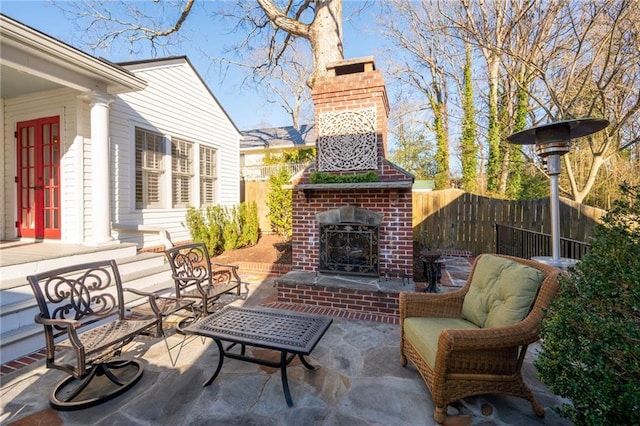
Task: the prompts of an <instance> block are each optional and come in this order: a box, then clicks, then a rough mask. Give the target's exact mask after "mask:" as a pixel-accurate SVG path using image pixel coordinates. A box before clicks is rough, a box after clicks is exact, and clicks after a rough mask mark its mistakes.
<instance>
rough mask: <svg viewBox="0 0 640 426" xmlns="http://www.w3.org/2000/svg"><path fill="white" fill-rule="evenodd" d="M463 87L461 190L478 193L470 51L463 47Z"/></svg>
mask: <svg viewBox="0 0 640 426" xmlns="http://www.w3.org/2000/svg"><path fill="white" fill-rule="evenodd" d="M465 55H466V60H465V66H464V87H463V98H462V110H463V116H462V135H461V137H460V149H461V154H462V155H461V157H462V158H461V159H462V189H464V190H465V191H467V192H472V193H475V192H478V145H477V144H476V122H475V118H476V111H475V107H474V104H473V83H472V81H471V49H470V48H469V45H468V44H466V45H465Z"/></svg>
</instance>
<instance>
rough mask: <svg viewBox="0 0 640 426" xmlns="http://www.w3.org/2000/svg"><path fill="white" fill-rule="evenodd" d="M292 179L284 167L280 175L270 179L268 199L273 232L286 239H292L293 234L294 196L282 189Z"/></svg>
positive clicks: (279, 172)
mask: <svg viewBox="0 0 640 426" xmlns="http://www.w3.org/2000/svg"><path fill="white" fill-rule="evenodd" d="M290 179H291V176H290V175H289V172H287V170H286V169H285V168H284V167H282V168H280V170H278V173H276V174H274V175H272V176H271V177H270V178H269V197H268V199H267V204H268V206H269V214H268V217H269V221H270V222H271V230H272V231H274V232H277V233H278V234H280V235H282V236H283V237H285V238H289V237H291V234H292V233H293V204H292V194H291V190H289V189H284V188H283V187H282V186H283V185H287V184H288V183H289V180H290Z"/></svg>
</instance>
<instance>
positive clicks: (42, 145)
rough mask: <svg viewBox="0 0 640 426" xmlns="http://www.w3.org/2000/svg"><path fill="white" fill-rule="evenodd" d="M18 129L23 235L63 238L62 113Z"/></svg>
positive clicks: (20, 213)
mask: <svg viewBox="0 0 640 426" xmlns="http://www.w3.org/2000/svg"><path fill="white" fill-rule="evenodd" d="M17 130H18V131H17V134H18V149H17V153H18V178H17V182H18V233H19V236H21V237H33V238H60V117H47V118H40V119H37V120H31V121H23V122H21V123H18V129H17Z"/></svg>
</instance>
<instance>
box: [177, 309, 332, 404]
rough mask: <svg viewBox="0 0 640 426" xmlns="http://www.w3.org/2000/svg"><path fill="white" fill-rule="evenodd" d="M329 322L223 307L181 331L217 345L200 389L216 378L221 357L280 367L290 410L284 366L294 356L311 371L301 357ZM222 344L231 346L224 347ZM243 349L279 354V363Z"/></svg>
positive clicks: (292, 314)
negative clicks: (211, 370)
mask: <svg viewBox="0 0 640 426" xmlns="http://www.w3.org/2000/svg"><path fill="white" fill-rule="evenodd" d="M332 322H333V320H332V319H331V318H329V317H325V316H321V315H312V314H305V313H300V312H292V311H284V310H279V309H269V308H239V307H234V306H227V307H225V308H223V309H221V310H220V311H218V312H215V313H213V314H211V315H209V316H207V317H205V318H203V319H202V320H200V321H197V322H196V323H194V324H192V325H190V326H188V327H185V328H183V329H182V331H183V332H184V333H185V334H193V335H198V336H204V337H210V338H211V339H213V341H214V342H216V345H217V346H218V351H219V353H220V356H219V359H218V366H217V368H216V370H215V372H214V373H213V375H212V376H211V378H210V379H209V380H207V381H206V382H205V384H204V386H208V385H210V384H211V383H213V381H214V380H215V379H216V377H217V376H218V374H219V373H220V370H221V369H222V364H223V362H224V358H225V357H227V358H233V359H238V360H241V361H247V362H252V363H254V364H260V365H266V366H269V367H276V368H280V374H281V378H282V388H283V390H284V397H285V399H286V401H287V405H288V406H289V407H291V406H293V400H292V399H291V392H290V391H289V383H288V381H287V365H289V363H291V361H292V360H293V359H294V358H295V357H296V356H297V357H299V358H300V361H301V362H302V365H304V366H305V367H306V368H308V369H309V370H315V367H313V366H312V365H311V364H309V362H307V360H306V359H305V358H304V356H305V355H309V354H310V353H311V351H312V350H313V349H314V348H315V346H316V344H317V343H318V341H320V339H321V338H322V336H324V333H325V332H326V331H327V329H328V328H329V326H330V325H331V323H332ZM222 342H229V343H231V344H230V345H228V346H227V347H226V348H225V347H224V346H223V344H222ZM236 345H240V347H241V349H240V353H236V352H230V350H231V349H232V348H233V347H234V346H236ZM245 346H252V347H258V348H264V349H271V350H275V351H280V362H275V361H269V360H265V359H261V358H255V357H251V356H248V355H245Z"/></svg>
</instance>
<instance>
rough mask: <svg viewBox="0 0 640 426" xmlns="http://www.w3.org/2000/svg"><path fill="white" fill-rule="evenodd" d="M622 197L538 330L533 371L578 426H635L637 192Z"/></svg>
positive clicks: (639, 263) (639, 355) (638, 413)
mask: <svg viewBox="0 0 640 426" xmlns="http://www.w3.org/2000/svg"><path fill="white" fill-rule="evenodd" d="M623 193H624V194H625V195H626V196H627V200H626V201H625V202H618V203H616V205H615V206H614V208H613V209H612V210H611V211H610V212H608V213H607V215H606V216H604V217H603V222H602V224H600V225H597V226H596V228H595V229H594V238H593V241H592V247H591V252H590V253H589V254H588V255H587V256H586V257H585V258H584V259H583V260H582V261H581V262H580V263H578V264H577V265H576V266H575V267H574V268H572V269H571V271H570V275H568V276H566V277H562V278H561V290H560V294H559V296H558V297H557V298H556V299H555V300H554V301H553V303H552V304H551V307H550V310H549V312H548V316H547V317H546V319H545V320H544V321H543V324H542V349H543V351H542V352H541V353H540V355H539V357H538V359H537V361H536V367H537V368H538V372H539V375H540V377H541V379H542V381H543V382H544V383H546V384H547V385H548V386H549V388H550V389H551V390H552V391H553V392H554V393H555V394H556V395H559V396H562V397H565V398H568V399H569V400H570V401H571V404H565V405H564V406H563V407H561V408H560V409H559V412H560V414H561V415H563V416H564V417H567V418H569V419H571V420H572V421H573V422H574V423H575V424H577V425H638V424H640V187H623Z"/></svg>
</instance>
